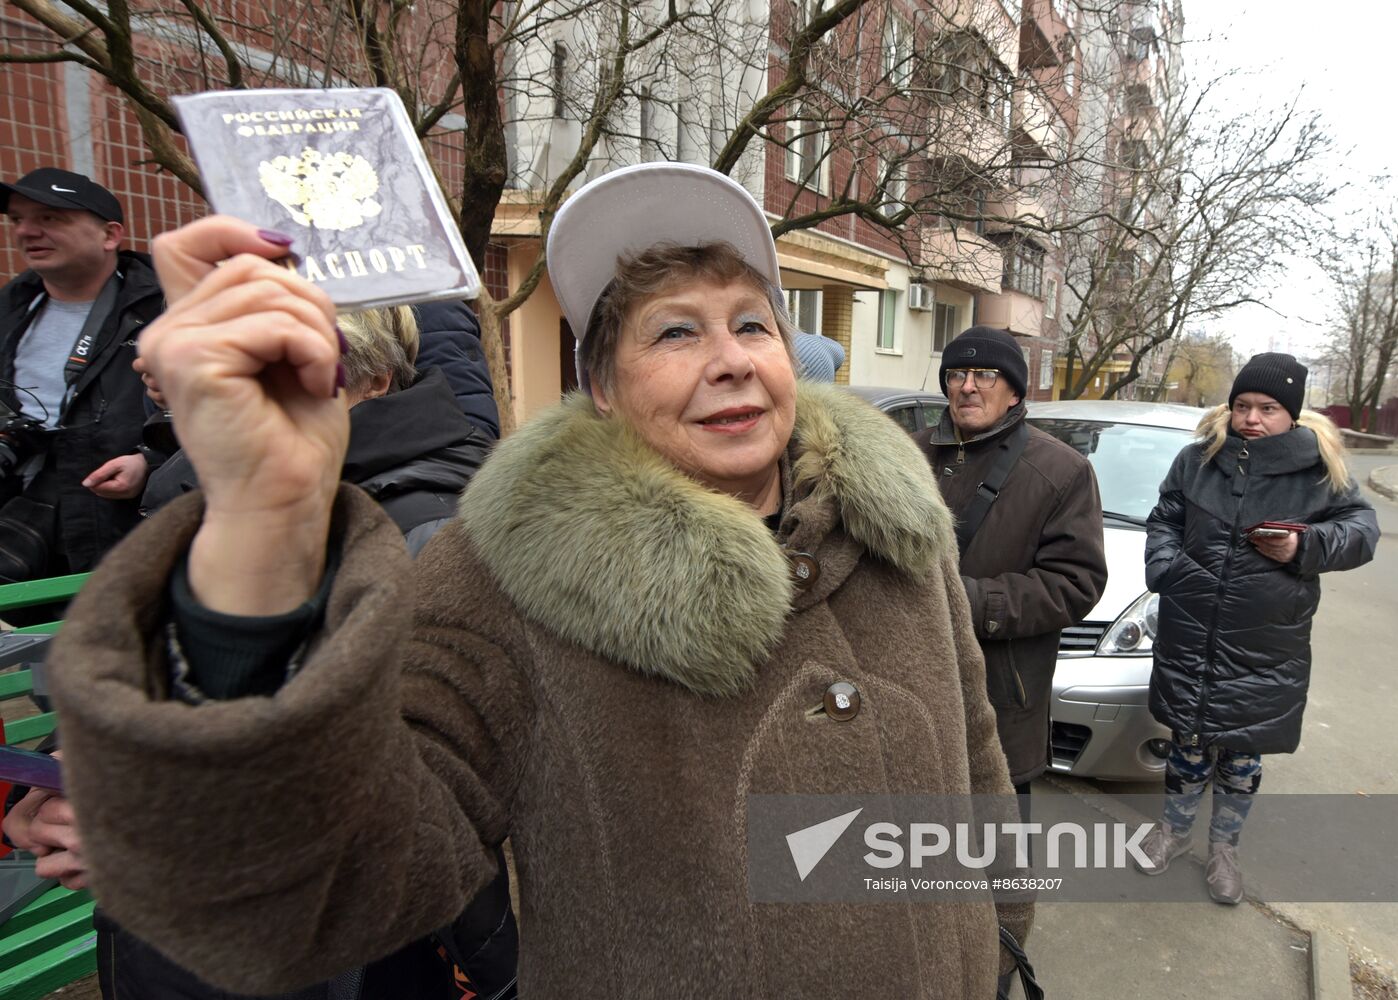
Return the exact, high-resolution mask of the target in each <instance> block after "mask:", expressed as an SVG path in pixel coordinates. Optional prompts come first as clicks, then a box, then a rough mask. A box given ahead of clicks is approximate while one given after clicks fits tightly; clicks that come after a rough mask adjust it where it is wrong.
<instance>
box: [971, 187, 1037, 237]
mask: <svg viewBox="0 0 1398 1000" xmlns="http://www.w3.org/2000/svg"><path fill="white" fill-rule="evenodd" d="M985 214H986V220H985V228H986V231H987V232H992V233H1007V232H1013V231H1014V230H1015V229H1016V228H1017V227H1019V226H1035V227H1043V226H1045V225H1047V220H1048V213H1047V212H1045V211H1044V207H1043V205H1041V204H1039V201H1038V199H1037V198H1035V197H1034V196H1033V195H1032V194H1030V193H1029V192H1027V191H1024V190H1022V189H1021V190H1015V191H1007V192H1005V193H1004V194H1003V195H1002V196H1000V198H999V199H997V200H994V201H987V202H986V204H985Z"/></svg>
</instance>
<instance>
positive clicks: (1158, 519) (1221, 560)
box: [1140, 354, 1379, 903]
mask: <svg viewBox="0 0 1398 1000" xmlns="http://www.w3.org/2000/svg"><path fill="white" fill-rule="evenodd" d="M1305 384H1306V369H1305V367H1304V366H1302V365H1301V364H1300V363H1298V362H1297V361H1296V359H1295V358H1293V357H1292V356H1291V355H1289V354H1259V355H1257V356H1256V357H1254V358H1252V359H1251V360H1250V361H1249V362H1248V363H1247V364H1246V365H1244V366H1243V369H1242V371H1240V372H1239V373H1238V377H1237V379H1236V380H1235V382H1234V383H1233V390H1232V393H1231V394H1230V396H1229V402H1228V406H1219V407H1217V408H1216V409H1215V410H1213V411H1211V412H1210V413H1209V414H1208V415H1207V416H1206V417H1205V418H1204V420H1203V421H1202V422H1201V423H1200V425H1199V432H1198V434H1199V440H1198V441H1196V442H1195V443H1194V444H1192V445H1190V446H1189V447H1187V448H1185V449H1184V451H1182V452H1181V453H1180V454H1179V456H1178V457H1177V458H1176V459H1175V463H1174V465H1173V466H1172V467H1171V469H1170V472H1169V474H1168V475H1167V476H1166V478H1165V482H1163V483H1162V484H1161V486H1160V502H1159V503H1158V504H1157V505H1156V508H1155V510H1154V511H1152V512H1151V515H1150V519H1149V522H1148V529H1149V534H1148V537H1147V540H1146V583H1147V585H1148V586H1149V587H1150V588H1151V590H1154V591H1156V592H1157V593H1158V594H1160V621H1159V629H1158V632H1157V635H1156V640H1155V649H1154V657H1155V666H1154V671H1153V673H1152V675H1151V686H1150V707H1151V713H1152V714H1153V715H1154V716H1155V717H1156V718H1157V719H1158V720H1159V721H1160V722H1161V723H1162V724H1163V725H1166V726H1168V727H1169V728H1170V730H1171V732H1172V734H1173V745H1172V748H1171V753H1170V757H1169V760H1168V761H1167V764H1166V776H1165V790H1166V795H1167V800H1166V808H1165V817H1164V820H1163V822H1162V823H1161V826H1160V828H1159V829H1157V830H1156V831H1155V832H1153V833H1152V834H1151V835H1150V836H1149V837H1148V838H1147V839H1146V841H1145V843H1144V844H1143V847H1142V849H1143V853H1145V854H1146V856H1147V857H1148V858H1149V859H1150V861H1151V862H1152V864H1151V865H1149V866H1140V869H1141V871H1143V872H1145V873H1146V874H1150V875H1156V874H1159V873H1160V872H1162V871H1164V870H1165V868H1166V867H1167V866H1168V865H1169V863H1170V859H1171V858H1173V857H1175V856H1177V855H1178V854H1181V853H1183V852H1184V851H1185V850H1187V849H1188V846H1189V829H1190V826H1191V825H1192V823H1193V820H1194V815H1195V812H1196V811H1197V809H1198V806H1199V802H1200V800H1201V798H1202V796H1203V791H1204V788H1205V786H1206V785H1207V784H1208V783H1209V782H1210V781H1211V780H1212V781H1213V784H1214V800H1213V802H1214V805H1213V819H1212V821H1211V823H1210V829H1209V865H1208V879H1209V891H1210V894H1211V895H1212V896H1213V898H1214V899H1215V900H1217V901H1219V902H1221V903H1237V902H1238V901H1240V900H1241V899H1242V895H1243V884H1242V874H1241V872H1240V871H1239V870H1238V865H1237V857H1236V854H1235V850H1234V849H1235V847H1236V845H1237V842H1238V834H1239V831H1240V829H1241V827H1242V823H1243V820H1244V819H1245V818H1246V816H1247V811H1248V808H1249V806H1250V805H1251V803H1252V795H1253V793H1255V792H1256V791H1257V788H1258V784H1259V782H1260V781H1261V777H1262V772H1261V766H1262V762H1261V755H1262V754H1264V753H1291V752H1292V751H1294V750H1295V749H1296V747H1297V745H1298V744H1299V743H1300V740H1301V713H1302V711H1303V710H1304V709H1305V706H1306V688H1307V685H1308V684H1309V681H1310V673H1311V619H1312V617H1313V616H1314V615H1315V612H1316V607H1317V606H1318V604H1319V602H1320V579H1319V577H1320V574H1321V573H1326V572H1331V571H1334V570H1342V569H1353V568H1355V567H1356V566H1362V565H1363V564H1364V563H1366V562H1368V561H1369V560H1370V559H1372V558H1373V557H1374V547H1375V545H1376V543H1377V541H1378V537H1379V528H1378V521H1377V518H1376V517H1375V515H1374V509H1373V507H1371V506H1370V505H1369V503H1368V502H1367V501H1366V500H1365V499H1364V498H1363V496H1362V495H1361V494H1360V492H1359V487H1358V485H1357V484H1356V483H1355V482H1354V480H1353V479H1351V478H1350V476H1349V473H1348V471H1347V470H1346V467H1345V459H1344V448H1343V446H1342V444H1341V442H1340V435H1339V432H1338V431H1337V430H1336V428H1335V425H1334V424H1332V423H1331V422H1330V421H1329V420H1327V419H1326V418H1325V417H1324V416H1322V415H1320V414H1318V413H1314V412H1312V411H1309V410H1307V411H1302V409H1301V401H1302V399H1303V398H1304V396H1305ZM1262 521H1274V522H1287V523H1291V524H1296V525H1304V530H1287V529H1284V528H1277V529H1263V530H1260V531H1249V529H1251V528H1254V527H1255V526H1256V525H1258V523H1259V522H1262Z"/></svg>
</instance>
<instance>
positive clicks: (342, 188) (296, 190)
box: [257, 148, 383, 231]
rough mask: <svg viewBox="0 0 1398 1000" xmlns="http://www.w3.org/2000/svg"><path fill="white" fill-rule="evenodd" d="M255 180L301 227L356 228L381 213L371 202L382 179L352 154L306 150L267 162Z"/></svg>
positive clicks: (380, 208)
mask: <svg viewBox="0 0 1398 1000" xmlns="http://www.w3.org/2000/svg"><path fill="white" fill-rule="evenodd" d="M257 178H258V180H260V181H261V182H262V190H263V191H266V192H267V196H268V197H270V198H271V199H272V200H273V201H276V202H277V203H278V204H280V205H282V206H283V207H284V208H285V209H286V210H287V211H288V212H290V213H291V217H292V218H293V219H295V220H296V221H297V222H299V223H300V224H301V225H303V226H314V227H315V228H316V229H331V230H337V231H342V230H346V229H354V228H355V227H356V226H361V225H363V224H364V223H365V221H367V220H368V219H371V218H373V217H374V216H376V215H378V214H379V213H380V212H381V211H383V206H382V205H380V204H379V203H378V202H377V201H375V200H374V197H373V196H374V195H376V194H378V191H379V175H378V174H377V173H375V172H374V168H373V167H372V166H371V165H370V163H369V161H368V160H366V159H364V157H362V156H358V155H356V154H354V153H343V152H341V153H322V152H320V151H319V150H317V149H310V148H307V149H303V150H301V155H300V156H277V157H274V158H272V159H271V160H263V161H262V162H261V163H260V164H259V165H258V168H257Z"/></svg>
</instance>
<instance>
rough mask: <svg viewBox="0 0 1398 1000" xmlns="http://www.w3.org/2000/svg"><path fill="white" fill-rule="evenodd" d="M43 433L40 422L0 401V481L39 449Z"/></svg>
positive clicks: (6, 477)
mask: <svg viewBox="0 0 1398 1000" xmlns="http://www.w3.org/2000/svg"><path fill="white" fill-rule="evenodd" d="M45 433H46V431H45V429H44V425H43V424H42V423H40V422H39V421H37V420H35V419H34V418H33V417H26V416H24V415H23V414H22V413H16V412H15V411H14V410H11V409H10V408H9V407H8V406H6V405H5V404H3V403H0V481H3V480H5V479H9V478H10V476H12V475H13V474H14V473H15V471H16V470H17V469H18V468H19V467H20V466H21V465H23V464H24V462H25V461H26V460H27V459H28V458H29V456H30V455H33V454H34V453H35V452H37V451H39V450H40V447H41V444H42V441H43V437H44V435H45Z"/></svg>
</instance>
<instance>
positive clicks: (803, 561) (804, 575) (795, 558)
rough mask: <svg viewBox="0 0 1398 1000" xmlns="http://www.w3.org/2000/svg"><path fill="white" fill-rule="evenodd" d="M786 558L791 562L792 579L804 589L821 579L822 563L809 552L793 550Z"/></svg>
mask: <svg viewBox="0 0 1398 1000" xmlns="http://www.w3.org/2000/svg"><path fill="white" fill-rule="evenodd" d="M786 558H787V561H788V562H789V563H791V579H792V580H794V581H795V582H796V586H798V587H800V588H801V589H802V590H805V589H806V588H807V587H810V586H811V585H812V584H814V583H815V582H816V581H817V580H819V579H820V563H818V562H816V559H815V556H813V555H811V554H810V553H809V552H792V553H790V554H789V555H788V556H787V557H786Z"/></svg>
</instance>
